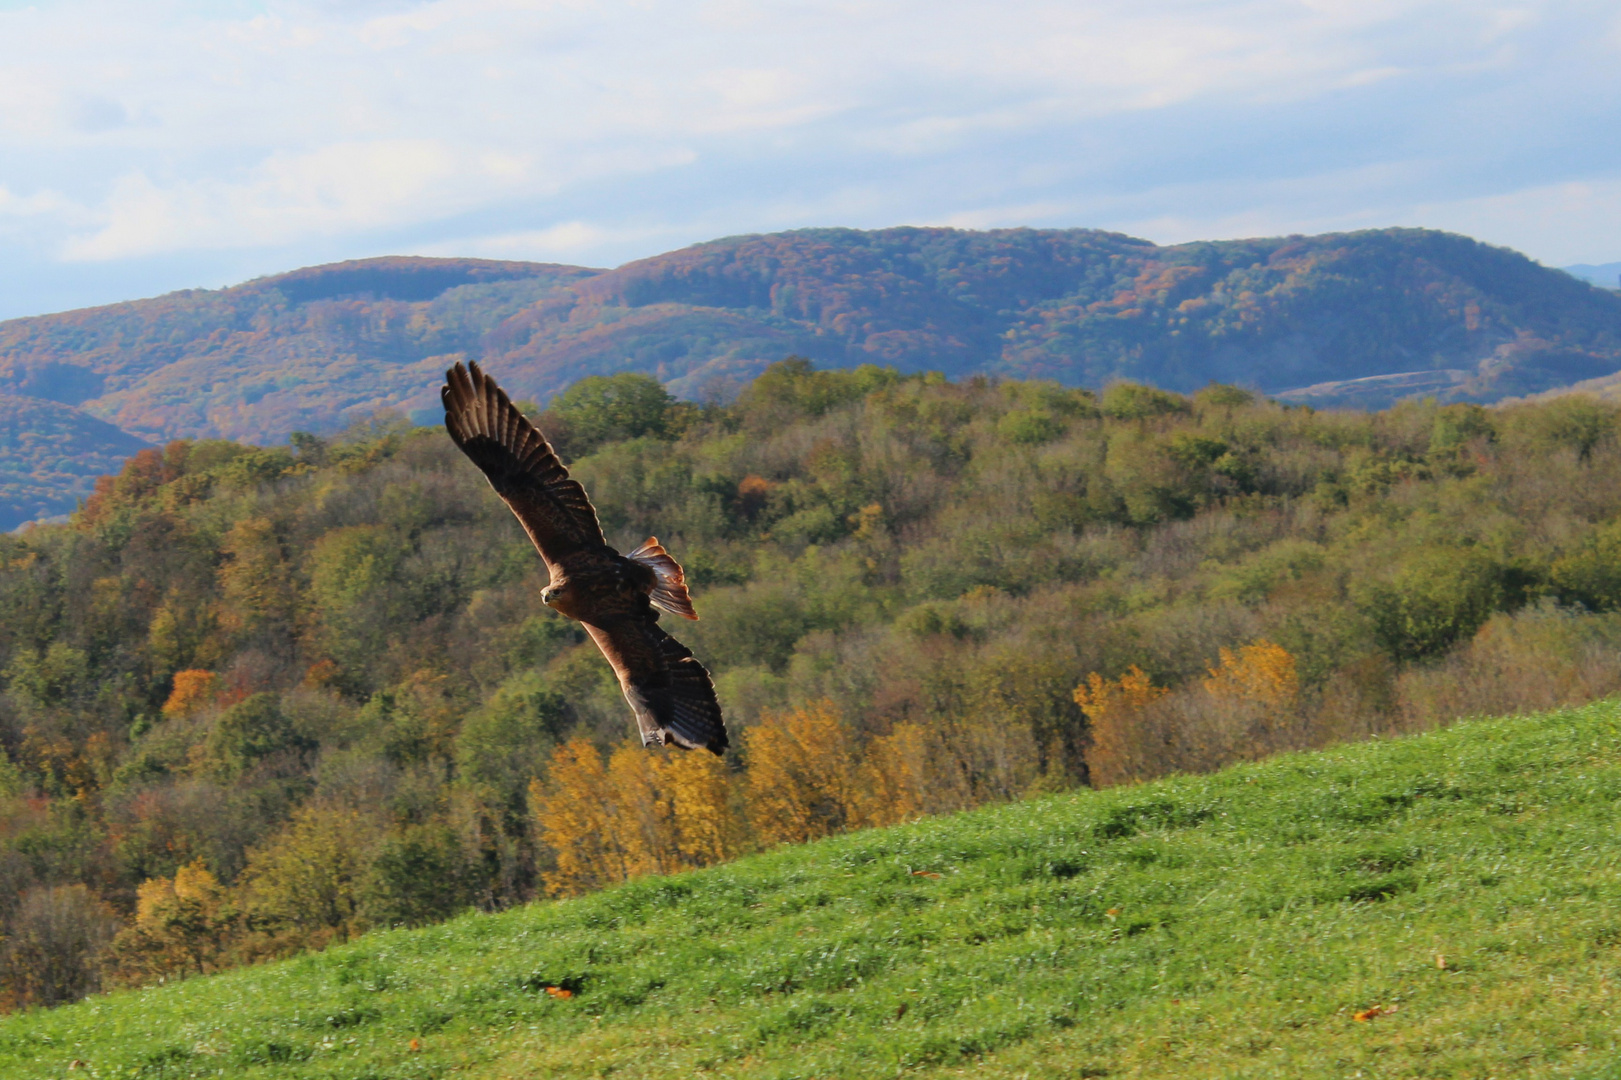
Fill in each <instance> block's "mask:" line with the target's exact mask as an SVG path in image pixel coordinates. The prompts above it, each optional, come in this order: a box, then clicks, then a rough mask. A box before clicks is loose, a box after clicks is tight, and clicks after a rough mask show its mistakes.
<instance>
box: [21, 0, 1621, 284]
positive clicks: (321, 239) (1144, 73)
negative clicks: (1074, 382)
mask: <svg viewBox="0 0 1621 1080" xmlns="http://www.w3.org/2000/svg"><path fill="white" fill-rule="evenodd" d="M1618 46H1621V21H1618V20H1617V19H1616V17H1615V14H1614V10H1613V6H1612V4H1611V3H1608V2H1599V0H1520V2H1503V0H1003V2H1002V3H999V4H995V5H991V4H986V3H983V2H982V0H929V2H924V0H877V2H871V0H869V2H865V3H856V2H854V0H790V2H781V0H778V2H767V0H699V2H693V0H686V2H680V3H678V2H675V0H599V2H586V0H426V2H417V3H412V2H407V0H370V2H358V0H357V2H349V3H337V2H332V0H262V2H255V3H247V2H242V3H237V2H220V3H216V4H213V5H199V4H196V3H194V2H191V0H149V2H148V3H144V4H141V5H129V4H126V3H120V2H114V0H60V2H58V3H54V4H50V5H40V6H35V7H28V8H17V9H8V8H5V7H3V6H0V185H3V190H4V191H6V192H45V193H50V194H49V196H48V197H47V196H43V195H30V196H27V197H26V199H25V197H24V196H21V195H13V194H7V195H5V196H4V197H3V198H0V213H3V214H6V215H9V216H11V217H12V218H17V217H18V215H20V214H22V213H23V211H22V210H20V209H17V207H19V206H22V205H23V203H22V202H19V201H18V200H24V202H26V203H27V205H28V207H29V209H28V210H27V213H28V215H29V220H30V221H31V222H33V224H32V225H31V226H30V228H31V229H33V230H34V233H35V235H37V236H38V237H40V238H43V239H41V244H42V245H43V246H42V247H41V248H40V250H44V251H49V250H54V251H55V252H56V253H57V257H58V258H60V259H65V260H68V261H69V262H71V263H73V265H76V266H84V265H86V264H87V263H92V262H96V263H118V262H128V263H129V264H130V265H131V266H135V265H136V264H138V263H140V262H141V261H142V260H153V259H163V260H167V262H166V263H165V265H173V266H180V267H183V266H185V265H193V264H194V265H197V266H199V267H201V266H204V265H209V266H214V265H218V266H224V265H226V264H225V263H223V262H218V261H215V262H209V261H208V260H218V259H221V258H224V255H225V254H226V253H233V252H243V251H250V250H256V251H260V250H262V251H277V252H282V253H283V254H282V255H280V256H278V257H279V258H283V259H286V260H291V261H293V262H296V261H297V260H300V259H310V260H313V259H315V258H320V257H329V256H331V255H338V254H372V253H377V252H378V251H381V250H407V249H409V250H418V251H420V250H427V249H440V248H442V247H443V246H444V245H446V244H449V243H451V242H452V241H453V239H454V238H455V237H467V238H469V239H468V240H467V241H466V242H467V243H468V244H469V245H471V246H470V247H469V248H468V249H466V250H468V251H475V250H476V251H488V252H494V251H497V250H500V251H507V252H521V251H534V252H542V253H555V257H564V256H565V255H566V256H567V257H569V258H571V259H572V258H578V259H580V260H582V261H590V262H596V263H599V264H600V263H601V262H603V261H605V260H606V259H607V258H608V257H609V256H610V255H612V256H614V257H618V256H620V255H623V254H625V253H626V252H634V253H637V254H648V253H651V251H652V250H656V249H655V248H653V247H651V246H649V247H647V248H645V249H638V248H637V247H636V245H637V244H646V245H655V244H659V243H663V242H666V241H667V240H668V239H669V238H671V237H675V236H680V237H682V238H683V239H685V238H689V237H692V236H693V234H692V233H691V231H690V230H691V229H693V228H697V227H700V226H701V227H705V228H712V229H713V233H714V234H722V233H735V232H740V231H757V230H762V229H771V228H778V227H788V226H797V225H803V224H811V223H826V224H859V225H878V224H889V223H894V222H900V221H922V220H929V221H951V222H960V223H969V222H983V223H996V224H1016V223H1031V224H1076V225H1094V224H1108V223H1114V224H1117V225H1118V224H1125V225H1133V226H1134V227H1140V229H1141V231H1145V232H1149V233H1150V234H1153V235H1166V236H1169V235H1171V234H1180V233H1182V232H1183V231H1184V230H1186V229H1214V230H1220V231H1222V232H1228V233H1229V234H1230V231H1231V230H1235V229H1237V230H1248V229H1254V230H1257V231H1302V230H1305V229H1310V228H1315V227H1317V225H1319V224H1321V223H1339V222H1344V223H1352V222H1355V223H1362V222H1366V223H1369V224H1384V223H1389V222H1392V221H1395V220H1403V221H1410V220H1416V219H1418V218H1423V217H1425V216H1426V215H1429V216H1431V217H1433V218H1434V220H1435V221H1436V222H1437V223H1443V224H1444V223H1449V222H1459V223H1471V222H1473V223H1478V225H1479V227H1480V228H1481V229H1483V230H1490V231H1493V234H1494V235H1499V236H1502V237H1505V238H1507V237H1512V238H1513V239H1512V240H1511V241H1510V242H1514V243H1518V244H1521V245H1523V246H1525V247H1526V248H1527V249H1528V250H1531V251H1532V252H1533V253H1534V254H1544V255H1545V257H1549V258H1556V257H1564V256H1563V255H1558V256H1556V255H1553V254H1552V253H1555V252H1559V253H1564V252H1569V251H1576V250H1578V249H1581V250H1582V251H1583V252H1584V255H1583V257H1585V258H1591V259H1605V258H1613V257H1615V256H1616V255H1617V254H1621V251H1617V250H1613V249H1610V248H1607V247H1605V245H1609V244H1611V243H1612V239H1611V238H1610V234H1609V233H1607V232H1606V231H1605V230H1606V228H1607V227H1606V226H1604V225H1603V224H1602V223H1601V222H1600V223H1598V224H1595V223H1594V219H1595V216H1597V215H1602V214H1605V213H1610V209H1611V206H1612V204H1611V203H1609V202H1606V201H1605V199H1606V198H1607V197H1608V196H1602V195H1600V194H1594V195H1592V196H1591V197H1588V196H1583V195H1580V194H1579V193H1576V192H1575V189H1572V188H1568V187H1562V186H1561V185H1567V186H1568V185H1570V184H1573V183H1587V184H1589V185H1590V187H1591V189H1592V191H1594V192H1602V191H1608V190H1609V188H1608V187H1606V186H1605V185H1613V183H1614V182H1615V178H1617V177H1621V148H1616V149H1610V148H1609V144H1611V143H1613V142H1614V140H1613V139H1610V138H1609V136H1608V135H1607V132H1608V131H1611V130H1614V129H1615V125H1616V124H1617V123H1618V122H1621V117H1618V116H1617V113H1618V112H1621V86H1618V85H1617V83H1616V81H1615V79H1614V76H1613V70H1614V61H1615V51H1616V49H1617V47H1618ZM1583 133H1585V137H1584V134H1583ZM1536 192H1540V193H1542V194H1535V195H1533V194H1528V193H1536ZM7 200H9V201H7ZM40 200H43V201H40ZM812 213H822V214H835V213H836V214H840V215H843V216H842V217H839V218H836V219H835V218H822V219H819V220H808V219H807V218H806V217H805V216H804V215H807V214H812ZM1021 215H1022V216H1021ZM1613 219H1614V215H1613V214H1612V215H1611V220H1613ZM560 223H561V224H560ZM1329 227H1334V226H1332V225H1331V226H1329ZM1451 227H1458V226H1451ZM47 241H48V242H47ZM1588 247H1601V248H1605V249H1604V250H1597V251H1591V252H1588V251H1587V250H1586V249H1587V248H1588ZM547 257H552V256H551V255H548V256H547ZM187 259H191V260H193V261H194V262H193V263H192V264H188V263H186V262H185V260H187ZM177 260H178V261H177ZM230 265H233V266H234V265H236V263H235V262H233V263H231V264H230ZM221 272H223V271H221ZM16 273H18V274H22V273H24V271H16Z"/></svg>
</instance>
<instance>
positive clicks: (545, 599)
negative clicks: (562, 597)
mask: <svg viewBox="0 0 1621 1080" xmlns="http://www.w3.org/2000/svg"><path fill="white" fill-rule="evenodd" d="M540 602H541V603H542V604H545V605H546V606H547V607H551V606H552V591H551V590H550V589H542V590H541V593H540Z"/></svg>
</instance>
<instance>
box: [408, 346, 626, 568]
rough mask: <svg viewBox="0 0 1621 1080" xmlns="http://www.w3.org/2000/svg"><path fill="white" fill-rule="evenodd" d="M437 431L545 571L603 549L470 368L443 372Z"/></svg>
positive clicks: (515, 419) (517, 424)
mask: <svg viewBox="0 0 1621 1080" xmlns="http://www.w3.org/2000/svg"><path fill="white" fill-rule="evenodd" d="M439 397H440V398H441V399H442V400H443V401H444V403H445V430H446V431H448V432H450V437H451V439H452V441H454V442H455V444H456V445H457V446H459V447H460V448H461V451H462V453H464V454H466V455H467V456H468V457H469V458H471V459H472V462H473V464H474V465H477V466H478V467H479V469H480V471H482V472H483V473H484V475H485V476H486V477H487V478H488V479H489V481H490V486H491V487H493V488H494V489H495V493H496V494H497V495H499V496H501V498H502V499H503V500H504V501H505V502H506V504H507V506H509V507H511V509H512V512H513V513H514V514H516V515H517V516H518V520H519V521H520V522H522V523H523V527H524V531H525V532H527V533H528V534H529V539H531V540H533V541H534V542H535V547H536V548H538V549H539V550H540V555H541V558H543V559H545V560H546V562H547V563H548V564H551V563H555V562H558V561H559V560H561V559H562V558H563V557H564V556H565V555H568V554H570V553H572V552H575V551H578V550H580V549H581V548H590V547H600V546H601V545H603V544H604V543H606V541H605V540H604V539H603V536H602V525H601V523H600V522H598V521H597V511H596V508H595V507H594V506H592V505H591V500H590V499H588V498H586V495H585V489H584V488H583V487H581V486H580V482H579V481H578V480H571V479H569V475H568V470H567V469H565V468H564V467H563V463H562V462H561V461H559V460H558V459H557V453H556V451H554V450H553V449H552V444H551V443H549V442H547V441H546V436H544V435H542V434H541V433H540V430H539V429H538V428H536V427H535V425H534V424H531V423H530V422H529V418H528V417H526V416H524V414H523V413H521V412H519V411H518V409H517V407H516V406H514V405H513V404H512V402H511V401H510V400H509V399H508V398H507V395H506V392H505V391H503V390H502V389H501V388H500V387H499V386H497V385H495V380H494V379H492V378H490V377H489V376H488V375H486V374H484V372H482V371H480V370H479V366H478V364H476V363H473V364H469V365H468V366H467V367H462V365H461V364H457V365H456V366H455V367H453V368H451V369H450V370H449V371H447V372H445V385H444V387H443V388H442V389H441V390H440V391H439Z"/></svg>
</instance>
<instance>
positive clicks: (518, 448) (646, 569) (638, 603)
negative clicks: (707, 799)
mask: <svg viewBox="0 0 1621 1080" xmlns="http://www.w3.org/2000/svg"><path fill="white" fill-rule="evenodd" d="M439 396H440V398H441V399H443V401H444V403H445V430H447V431H449V432H450V437H451V439H452V440H453V441H454V442H455V443H456V445H457V446H458V447H460V448H461V451H462V453H464V454H466V455H467V456H468V457H469V458H470V459H472V462H473V464H474V465H477V466H478V467H479V469H480V470H481V471H482V472H483V473H484V475H485V477H486V478H487V479H488V480H489V481H490V486H491V487H493V488H494V489H495V493H496V494H497V495H499V496H501V498H502V500H503V501H505V502H506V504H507V506H508V507H510V508H511V510H512V512H513V513H514V514H516V515H517V518H518V521H519V522H520V523H522V525H523V527H524V531H525V532H527V533H528V534H529V539H531V540H533V541H534V542H535V547H536V549H537V550H539V552H540V557H541V558H542V559H544V560H545V561H546V569H547V570H549V571H551V578H552V579H551V584H550V585H548V586H547V587H546V589H545V591H544V592H542V593H541V594H540V598H541V601H542V602H543V603H545V604H546V605H547V606H549V607H551V608H553V609H554V610H556V611H558V612H560V613H562V614H563V615H566V616H568V617H569V618H571V619H575V620H578V621H579V622H582V623H584V624H585V629H586V633H588V634H590V635H591V640H592V641H594V642H596V643H597V648H599V649H601V650H602V655H603V656H605V657H607V658H608V663H609V664H611V665H613V669H614V674H616V675H618V676H619V686H620V688H621V689H622V690H624V692H625V700H626V701H628V702H630V707H631V709H632V710H633V711H634V712H635V713H636V723H637V725H638V726H639V727H640V728H641V733H642V745H644V746H653V745H659V746H664V745H668V744H670V743H674V744H675V745H676V746H680V747H683V748H685V749H688V750H695V749H697V748H698V747H703V748H705V749H707V750H710V751H713V752H714V753H716V754H720V753H723V752H724V751H725V749H726V724H725V722H724V721H723V720H722V719H721V715H720V703H719V702H717V701H716V700H715V684H714V683H713V682H711V681H710V678H709V672H708V671H706V670H704V666H703V665H702V664H700V663H699V662H698V661H697V660H696V659H694V658H693V655H692V651H691V650H690V649H688V648H687V647H686V646H685V645H683V644H681V643H680V642H679V641H677V640H675V638H673V637H671V636H670V635H669V634H666V633H665V632H664V631H663V630H661V629H660V628H659V625H658V617H659V616H658V613H659V611H667V612H669V613H670V614H672V615H680V616H683V617H684V618H688V619H696V618H697V617H698V615H697V613H696V612H694V611H693V610H692V600H691V599H690V598H689V597H688V596H687V586H686V579H685V575H684V574H683V573H682V571H681V566H680V564H679V563H677V562H676V561H675V560H674V559H672V558H671V557H670V556H669V554H668V553H667V552H666V551H665V550H664V548H663V547H662V546H660V544H659V542H658V538H657V537H650V538H649V539H648V540H647V542H646V543H644V544H642V545H641V546H640V547H638V548H637V549H636V550H635V551H632V552H630V553H629V554H628V555H621V554H619V553H618V552H617V551H615V550H614V549H613V548H611V547H609V546H608V543H607V541H606V540H605V539H604V538H603V535H602V525H601V524H600V523H599V522H598V521H597V511H596V508H595V507H593V506H592V505H591V500H590V499H588V498H586V494H585V489H584V488H583V487H581V486H580V483H579V481H578V480H573V479H570V477H569V474H568V470H567V469H566V468H564V467H563V463H562V462H561V461H559V460H558V457H557V453H556V451H554V450H553V449H552V446H551V443H549V442H547V441H546V436H544V435H542V434H541V433H540V430H539V429H538V428H536V427H535V425H534V424H531V423H530V422H529V419H528V417H526V416H524V415H523V413H521V412H519V411H518V409H517V408H516V407H515V406H514V405H513V404H512V402H511V401H510V400H509V399H508V398H507V395H506V393H505V392H504V391H503V390H502V389H501V388H500V387H499V386H497V385H496V384H495V380H494V379H492V378H490V377H489V376H488V375H486V374H484V372H482V371H480V370H479V366H478V364H476V363H473V364H468V365H467V366H466V367H463V366H462V365H461V364H459V363H458V364H457V365H456V366H455V367H453V368H451V369H450V370H449V371H447V372H445V385H444V387H443V388H442V389H441V390H440V391H439Z"/></svg>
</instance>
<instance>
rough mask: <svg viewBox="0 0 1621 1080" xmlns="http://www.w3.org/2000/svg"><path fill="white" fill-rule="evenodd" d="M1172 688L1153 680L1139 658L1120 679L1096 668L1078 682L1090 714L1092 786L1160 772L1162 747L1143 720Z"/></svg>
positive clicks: (1088, 758) (1078, 695) (1088, 756)
mask: <svg viewBox="0 0 1621 1080" xmlns="http://www.w3.org/2000/svg"><path fill="white" fill-rule="evenodd" d="M1167 693H1169V691H1168V690H1166V689H1165V688H1163V687H1158V686H1155V685H1154V682H1153V680H1152V679H1150V678H1149V677H1148V675H1147V673H1145V672H1144V671H1143V669H1142V668H1140V667H1138V666H1137V665H1136V664H1133V665H1131V667H1130V668H1128V669H1127V670H1126V673H1125V674H1124V675H1122V676H1120V677H1119V678H1118V679H1105V678H1104V677H1103V676H1102V675H1100V674H1098V673H1097V672H1095V671H1094V672H1092V673H1091V674H1090V675H1088V676H1087V677H1086V682H1084V683H1082V684H1081V685H1080V686H1077V687H1076V688H1075V704H1077V705H1079V706H1080V707H1081V711H1082V712H1084V713H1085V714H1086V718H1087V721H1088V722H1089V724H1090V728H1091V732H1090V733H1091V737H1092V745H1091V746H1090V748H1089V749H1088V750H1087V754H1086V764H1087V771H1088V773H1089V774H1090V779H1091V783H1092V786H1093V787H1109V786H1111V785H1114V784H1123V783H1128V782H1130V781H1134V780H1141V779H1145V778H1146V777H1148V776H1152V775H1157V774H1158V772H1159V771H1163V770H1160V769H1158V768H1157V766H1158V762H1159V759H1160V757H1161V748H1160V747H1159V746H1157V745H1156V743H1157V742H1158V741H1159V740H1157V739H1156V737H1155V735H1154V733H1153V732H1152V731H1151V730H1149V728H1148V726H1147V725H1146V724H1145V723H1144V713H1145V712H1146V711H1147V709H1148V708H1149V706H1151V705H1152V704H1153V703H1154V702H1155V701H1158V700H1159V699H1160V698H1162V697H1164V696H1165V695H1166V694H1167Z"/></svg>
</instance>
